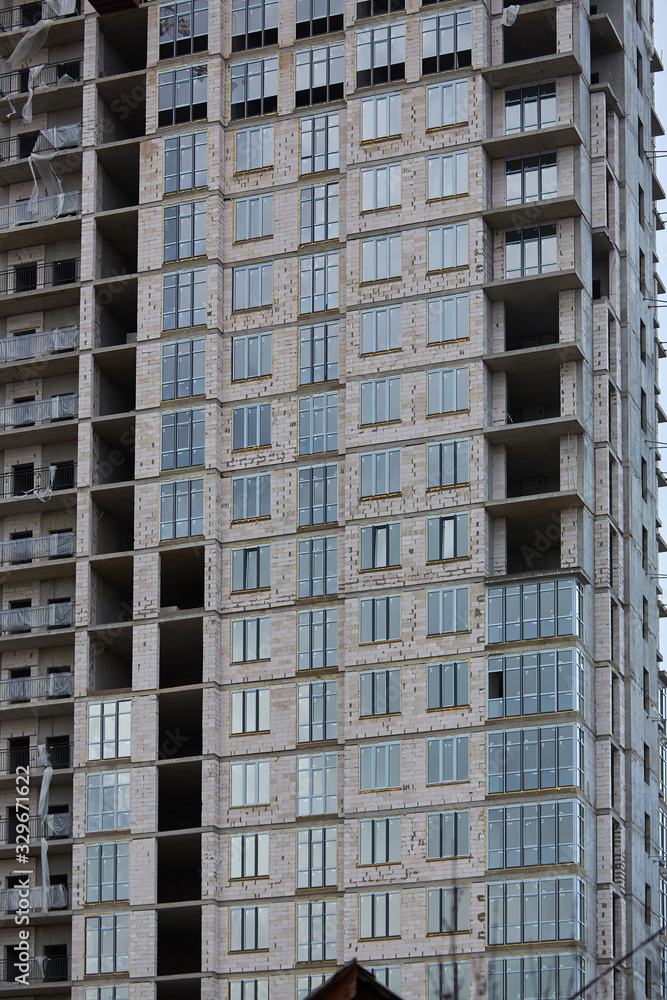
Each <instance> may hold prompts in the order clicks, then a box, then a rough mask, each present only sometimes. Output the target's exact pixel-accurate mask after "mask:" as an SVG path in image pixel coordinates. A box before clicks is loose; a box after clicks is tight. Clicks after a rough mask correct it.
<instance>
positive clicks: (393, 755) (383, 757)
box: [359, 743, 401, 792]
mask: <svg viewBox="0 0 667 1000" xmlns="http://www.w3.org/2000/svg"><path fill="white" fill-rule="evenodd" d="M400 787H401V744H400V743H369V744H368V745H367V746H361V747H359V790H360V791H362V792H369V791H383V790H384V789H387V788H400Z"/></svg>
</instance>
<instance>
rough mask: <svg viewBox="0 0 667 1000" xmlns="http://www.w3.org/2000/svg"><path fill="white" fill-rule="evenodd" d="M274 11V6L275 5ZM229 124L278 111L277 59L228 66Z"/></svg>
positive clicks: (273, 57)
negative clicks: (229, 88)
mask: <svg viewBox="0 0 667 1000" xmlns="http://www.w3.org/2000/svg"><path fill="white" fill-rule="evenodd" d="M275 6H276V8H277V6H278V5H277V3H276V5H275ZM230 86H231V108H230V117H231V120H232V121H238V120H239V119H240V118H254V117H255V115H268V114H272V113H273V112H274V111H277V110H278V57H277V56H271V57H270V58H268V59H254V60H253V61H252V62H245V63H233V64H232V65H231V67H230Z"/></svg>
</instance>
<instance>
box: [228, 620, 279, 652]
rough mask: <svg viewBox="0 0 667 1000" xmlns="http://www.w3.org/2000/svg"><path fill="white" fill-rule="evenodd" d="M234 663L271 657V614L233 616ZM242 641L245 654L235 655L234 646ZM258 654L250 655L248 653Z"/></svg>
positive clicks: (232, 650)
mask: <svg viewBox="0 0 667 1000" xmlns="http://www.w3.org/2000/svg"><path fill="white" fill-rule="evenodd" d="M231 637H232V647H231V657H230V660H231V662H232V663H251V662H254V661H255V660H270V659H271V616H270V615H251V616H248V617H246V618H232V623H231ZM239 642H240V643H241V646H242V652H243V654H244V655H243V656H241V657H238V658H237V657H235V656H234V646H235V645H237V643H239ZM254 652H256V653H257V656H248V655H247V654H248V653H254Z"/></svg>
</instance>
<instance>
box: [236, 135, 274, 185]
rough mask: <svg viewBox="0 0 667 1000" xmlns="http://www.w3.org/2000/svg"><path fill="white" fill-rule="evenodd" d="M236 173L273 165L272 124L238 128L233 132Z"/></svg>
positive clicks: (262, 168)
mask: <svg viewBox="0 0 667 1000" xmlns="http://www.w3.org/2000/svg"><path fill="white" fill-rule="evenodd" d="M234 143H235V147H236V158H235V161H234V162H235V167H236V173H237V174H240V173H245V172H246V171H248V170H264V169H265V168H266V167H272V166H273V125H257V126H256V127H255V128H243V129H238V130H237V131H236V132H235V133H234Z"/></svg>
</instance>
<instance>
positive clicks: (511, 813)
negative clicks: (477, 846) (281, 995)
mask: <svg viewBox="0 0 667 1000" xmlns="http://www.w3.org/2000/svg"><path fill="white" fill-rule="evenodd" d="M486 826H487V842H486V853H487V865H486V866H487V868H529V867H532V866H533V865H568V864H578V865H583V864H584V863H585V854H584V845H585V839H584V838H585V829H586V826H585V812H584V806H583V805H582V803H580V802H576V801H575V800H574V799H569V800H565V801H563V802H536V803H531V804H530V805H527V804H526V805H515V806H502V807H497V808H493V809H487V810H486Z"/></svg>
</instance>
